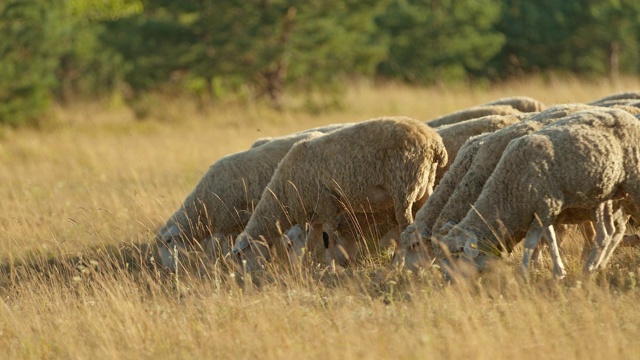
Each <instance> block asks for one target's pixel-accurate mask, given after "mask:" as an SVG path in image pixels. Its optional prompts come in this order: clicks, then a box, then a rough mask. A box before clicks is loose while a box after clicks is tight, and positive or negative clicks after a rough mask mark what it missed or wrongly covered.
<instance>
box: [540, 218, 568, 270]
mask: <svg viewBox="0 0 640 360" xmlns="http://www.w3.org/2000/svg"><path fill="white" fill-rule="evenodd" d="M554 229H555V231H556V239H557V243H558V246H560V243H562V241H563V240H564V237H565V236H566V235H567V233H568V232H569V230H568V228H567V225H559V226H555V227H554ZM542 248H543V244H542V243H538V246H536V248H535V250H534V251H533V255H532V256H531V262H532V263H533V264H534V265H536V266H538V267H541V265H542V258H541V257H540V253H541V252H542Z"/></svg>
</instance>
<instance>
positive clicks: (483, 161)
mask: <svg viewBox="0 0 640 360" xmlns="http://www.w3.org/2000/svg"><path fill="white" fill-rule="evenodd" d="M591 108H593V107H591V106H588V105H583V104H565V105H557V106H553V107H550V108H548V109H547V110H544V111H541V112H539V113H537V114H534V115H532V116H531V117H529V118H527V119H526V120H524V121H522V122H520V123H517V124H514V125H511V126H508V127H506V128H504V129H501V130H498V131H496V132H495V133H492V134H490V135H489V136H487V137H486V138H485V140H484V141H483V143H482V145H480V149H478V152H477V154H476V156H475V157H474V159H473V163H472V164H471V166H470V167H469V170H468V171H467V172H466V174H465V175H464V177H463V178H462V179H461V180H460V182H459V183H458V185H457V186H456V188H455V190H454V191H453V193H452V194H451V196H450V197H449V200H448V201H447V203H446V205H445V206H444V207H443V208H442V211H441V212H440V214H439V216H438V218H437V219H436V221H435V223H434V224H433V227H432V228H431V231H432V232H435V231H436V230H439V229H440V228H441V227H442V226H444V224H446V223H447V222H449V221H453V222H458V221H459V220H460V219H462V218H463V217H464V216H465V214H466V213H467V211H468V210H469V208H470V207H471V204H473V202H474V201H475V200H476V199H477V198H478V196H479V195H480V192H481V191H482V187H483V186H484V184H485V183H486V181H487V179H488V178H489V177H490V176H491V174H492V173H493V170H494V169H495V167H496V165H497V164H498V161H499V160H500V157H501V156H502V153H503V151H504V149H505V148H506V147H507V145H508V144H509V142H510V141H511V140H513V139H516V138H519V137H521V136H524V135H528V134H531V133H532V132H534V131H536V130H538V129H540V128H542V127H543V126H545V125H547V124H549V123H552V122H554V121H556V120H558V119H561V118H563V117H565V116H567V115H569V114H572V113H575V112H578V111H581V110H585V109H591ZM427 225H429V224H427Z"/></svg>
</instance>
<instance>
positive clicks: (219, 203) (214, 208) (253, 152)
mask: <svg viewBox="0 0 640 360" xmlns="http://www.w3.org/2000/svg"><path fill="white" fill-rule="evenodd" d="M322 135H323V133H320V132H308V133H301V134H294V135H291V136H284V137H279V138H277V139H274V140H272V141H270V142H268V143H266V144H264V145H262V146H260V147H258V148H253V149H249V150H246V151H242V152H238V153H235V154H231V155H227V156H225V157H223V158H222V159H220V160H218V161H216V162H215V163H214V164H213V165H211V167H210V168H209V170H208V171H207V172H206V173H205V174H204V176H203V177H202V178H201V179H200V181H199V182H198V184H197V185H196V187H195V188H194V189H193V191H192V192H191V193H190V194H189V195H188V196H187V198H186V199H185V200H184V202H183V204H182V206H181V207H180V209H179V210H177V211H176V212H175V213H174V214H173V215H172V216H171V217H170V218H169V219H168V220H167V221H166V223H165V224H164V225H163V226H162V227H161V229H160V231H159V232H158V233H157V235H156V242H157V243H158V245H159V249H160V257H161V260H162V264H163V266H165V267H167V268H170V269H172V270H175V266H176V260H177V259H176V258H175V253H174V251H173V250H174V249H177V250H179V251H184V250H186V248H187V247H186V245H190V246H192V245H194V244H196V243H200V242H202V241H203V240H204V239H205V238H207V236H211V238H210V239H208V240H209V242H210V243H209V244H208V247H209V248H208V249H207V250H208V251H213V249H214V248H215V247H217V246H218V245H219V246H222V249H223V250H224V249H226V248H228V245H227V242H229V240H228V238H229V236H233V235H237V234H239V233H240V232H241V231H242V229H243V228H244V225H245V224H246V223H247V222H248V220H249V217H250V212H251V210H252V209H253V208H254V205H255V204H257V203H258V200H259V199H260V196H261V194H262V192H263V190H264V188H265V186H266V185H267V184H268V183H269V180H270V179H271V175H272V174H273V172H274V171H275V169H276V166H277V164H278V163H279V162H280V160H281V159H282V158H283V157H284V156H285V155H286V154H287V152H288V151H289V149H290V148H291V147H292V146H293V144H295V143H296V142H298V141H301V140H306V139H313V138H316V137H319V136H322ZM218 241H219V242H221V243H220V244H218Z"/></svg>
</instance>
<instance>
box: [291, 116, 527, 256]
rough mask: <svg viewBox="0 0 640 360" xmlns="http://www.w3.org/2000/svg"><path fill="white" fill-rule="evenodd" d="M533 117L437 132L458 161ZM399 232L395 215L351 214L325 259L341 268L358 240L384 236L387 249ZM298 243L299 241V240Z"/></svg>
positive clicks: (485, 120) (493, 119) (481, 121)
mask: <svg viewBox="0 0 640 360" xmlns="http://www.w3.org/2000/svg"><path fill="white" fill-rule="evenodd" d="M530 115H531V114H518V115H488V116H484V117H481V118H477V119H471V120H465V121H462V122H459V123H455V124H450V125H444V126H441V127H439V128H437V129H436V130H437V132H438V134H439V135H440V137H441V138H442V142H443V143H444V146H445V148H446V149H447V157H448V158H449V159H455V158H456V156H457V154H458V151H459V150H460V148H461V147H462V145H463V144H464V143H465V141H466V140H467V139H469V138H470V137H472V136H475V135H478V134H482V133H486V132H494V131H496V130H498V129H502V128H504V127H506V126H509V125H512V124H515V123H516V122H519V121H520V120H521V119H523V118H525V117H527V116H530ZM448 169H449V164H447V166H445V167H440V168H438V170H437V171H436V179H435V185H437V184H438V183H439V182H440V179H441V178H442V177H443V175H444V174H445V173H446V171H447V170H448ZM298 230H299V229H295V230H294V231H293V232H292V234H288V235H290V236H292V237H295V236H296V235H297V236H298V237H299V236H300V234H301V233H300V232H298ZM399 230H400V229H398V227H397V224H396V223H395V221H394V216H393V214H392V213H384V214H363V213H353V214H349V216H343V217H341V219H340V221H339V222H338V228H337V231H336V239H337V242H338V244H337V245H338V246H337V247H336V249H335V254H333V255H332V256H325V258H331V259H337V260H336V261H337V262H338V263H339V264H340V265H345V264H348V263H351V262H353V261H354V260H355V259H356V257H357V255H358V244H357V243H358V241H357V239H359V238H362V234H364V233H371V234H377V235H380V234H384V235H383V236H382V238H381V241H380V246H381V247H387V246H388V245H389V244H388V243H389V242H392V241H393V240H394V239H399V236H398V235H399ZM381 231H382V232H381ZM298 241H300V239H299V238H298ZM300 246H303V245H298V247H300Z"/></svg>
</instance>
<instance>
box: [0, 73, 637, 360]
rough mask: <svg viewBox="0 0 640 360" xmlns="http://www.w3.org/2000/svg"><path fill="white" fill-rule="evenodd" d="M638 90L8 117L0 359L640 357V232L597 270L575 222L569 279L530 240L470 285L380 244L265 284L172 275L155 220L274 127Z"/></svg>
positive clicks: (174, 104)
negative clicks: (587, 267)
mask: <svg viewBox="0 0 640 360" xmlns="http://www.w3.org/2000/svg"><path fill="white" fill-rule="evenodd" d="M637 89H640V80H638V79H634V78H626V79H620V80H619V82H618V83H616V84H611V83H609V82H606V81H586V80H578V79H555V80H545V81H543V80H541V79H529V80H523V81H516V82H509V83H506V84H501V85H497V86H484V87H462V86H461V87H431V88H414V87H409V86H405V85H395V84H386V85H380V86H372V85H365V84H355V85H353V86H352V87H350V88H349V90H348V91H347V93H346V94H345V95H344V96H345V99H344V106H343V107H342V108H340V109H335V110H333V111H329V112H325V113H314V112H310V111H305V110H304V108H303V107H300V108H299V109H296V108H295V107H294V108H291V109H288V110H285V111H282V112H277V111H274V110H272V109H270V108H268V107H266V106H263V105H261V104H258V103H253V102H251V101H248V100H244V101H237V102H233V103H224V104H219V105H216V106H213V107H206V108H199V107H198V106H196V105H195V104H194V103H193V102H190V101H187V100H184V99H181V98H163V99H157V100H156V103H154V104H152V106H150V108H149V114H148V115H149V118H148V119H146V120H136V119H135V117H134V116H133V113H132V112H131V110H129V109H128V108H126V107H124V106H122V105H118V104H106V103H75V104H71V105H68V106H66V107H56V108H55V109H54V113H53V114H52V119H53V120H51V121H50V122H48V123H47V125H45V126H44V127H43V128H41V129H19V130H16V129H9V128H3V129H0V199H1V200H0V358H6V359H32V358H38V359H45V358H56V359H57V358H65V359H66V358H69V359H71V358H73V359H76V358H78V359H85V358H100V359H109V358H113V359H139V358H166V359H171V358H206V357H209V358H211V357H213V358H234V359H235V358H248V359H255V358H264V359H272V358H278V359H281V358H299V357H302V358H308V359H323V358H332V359H350V358H364V359H377V358H397V359H416V358H421V359H423V358H435V359H440V358H474V359H488V358H520V359H527V358H540V357H543V358H547V359H603V358H607V359H618V358H620V359H629V358H636V357H638V355H639V354H640V340H639V339H638V334H639V333H640V310H638V309H639V308H637V307H636V306H637V304H638V302H639V301H640V292H639V290H638V287H637V279H638V277H639V276H640V268H639V266H640V261H639V259H638V249H636V248H621V249H618V250H617V252H616V254H615V255H614V257H613V259H612V261H611V262H610V264H609V266H608V268H607V269H605V270H604V271H602V272H601V273H600V274H598V276H596V277H595V278H594V279H591V280H588V281H587V280H584V279H581V277H580V271H581V265H582V263H581V260H580V251H581V246H582V243H583V238H582V237H581V234H579V233H578V232H575V233H572V234H571V237H570V238H569V240H567V241H566V242H565V243H563V245H562V251H563V256H564V258H565V259H566V262H565V263H566V264H567V266H568V271H569V276H568V277H567V278H566V279H564V280H563V281H561V282H555V281H554V280H553V279H552V277H551V269H550V264H549V261H548V260H547V262H546V264H545V265H546V266H543V267H542V268H540V269H537V270H536V272H535V273H533V274H532V279H531V282H530V283H529V284H524V283H522V282H521V281H520V280H519V279H518V277H517V275H516V269H517V262H518V257H519V254H520V252H519V251H520V249H516V252H515V254H514V255H513V256H512V257H511V258H510V259H507V260H506V261H502V262H500V263H497V264H496V266H494V267H493V269H492V270H491V271H490V272H488V273H486V274H483V275H482V276H481V277H479V278H477V279H474V280H472V281H470V282H469V283H464V284H456V285H447V284H446V283H445V282H444V281H443V279H442V276H441V275H440V273H439V271H438V269H437V268H436V267H433V268H430V269H425V270H424V271H421V272H418V273H410V272H406V271H395V270H393V269H391V268H390V267H389V266H388V260H389V259H388V254H371V255H370V256H368V257H367V258H366V259H365V260H364V261H362V262H361V263H360V264H359V265H358V266H356V267H354V268H350V269H338V270H336V271H333V270H332V269H324V268H321V267H316V268H303V269H298V270H297V271H291V270H290V269H284V268H276V269H275V270H274V273H273V276H272V278H271V279H270V281H267V282H264V283H263V284H262V285H261V286H260V287H259V288H258V287H255V286H253V285H251V284H249V283H244V284H243V283H242V282H238V281H236V279H234V278H231V277H230V276H229V271H228V270H227V269H226V268H225V267H224V266H217V265H216V266H212V267H210V268H209V271H208V272H206V273H204V274H203V273H202V272H199V271H191V272H190V271H182V272H179V273H178V274H177V275H171V274H168V273H167V272H165V271H163V270H162V269H160V267H159V266H158V264H157V254H156V252H155V249H154V243H153V236H154V232H155V231H156V229H157V228H158V227H159V226H160V225H161V224H162V223H164V221H165V220H166V219H167V218H168V217H169V216H170V215H171V214H172V213H173V212H174V211H175V210H176V209H177V208H178V207H179V205H180V204H181V203H182V200H183V199H184V198H185V197H186V196H187V194H188V193H189V192H190V191H191V189H192V188H193V187H194V186H195V184H196V183H197V181H198V180H199V179H200V177H201V176H202V175H203V174H204V172H205V171H206V170H207V168H208V166H209V165H210V164H212V163H213V162H214V161H216V160H217V159H218V158H220V157H222V156H224V155H226V154H229V153H233V152H237V151H241V150H243V149H246V148H248V147H249V146H250V145H251V143H252V142H253V141H254V140H256V139H258V138H260V137H264V136H274V135H281V134H287V133H291V132H294V131H298V130H303V129H306V128H310V127H314V126H320V125H325V124H330V123H338V122H351V121H361V120H365V119H368V118H373V117H379V116H383V115H406V116H411V117H414V118H417V119H423V120H428V119H431V118H434V117H437V116H439V115H443V114H446V113H450V112H453V111H456V110H459V109H463V108H466V107H470V106H473V105H477V104H479V103H482V102H486V101H490V100H494V99H496V98H499V97H504V96H515V95H524V96H530V97H533V98H535V99H538V100H540V101H543V102H545V103H547V104H555V103H566V102H587V101H590V100H594V99H596V98H599V97H602V96H605V95H608V94H611V93H613V92H618V91H626V90H637ZM290 100H291V102H292V103H295V101H296V100H297V99H290Z"/></svg>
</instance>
